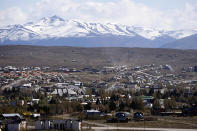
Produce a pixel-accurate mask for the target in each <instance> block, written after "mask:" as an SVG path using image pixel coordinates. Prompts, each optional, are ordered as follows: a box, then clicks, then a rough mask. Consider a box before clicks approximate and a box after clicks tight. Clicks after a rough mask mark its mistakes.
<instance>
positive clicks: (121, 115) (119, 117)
mask: <svg viewBox="0 0 197 131" xmlns="http://www.w3.org/2000/svg"><path fill="white" fill-rule="evenodd" d="M129 116H130V113H128V112H118V113H116V115H115V117H113V118H109V119H107V120H106V122H108V123H115V122H128V121H129V120H130V118H129Z"/></svg>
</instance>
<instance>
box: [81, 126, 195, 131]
mask: <svg viewBox="0 0 197 131" xmlns="http://www.w3.org/2000/svg"><path fill="white" fill-rule="evenodd" d="M85 128H86V127H84V129H85ZM91 129H93V130H95V131H105V130H135V131H136V130H139V131H196V130H197V129H176V128H137V127H113V126H108V127H91Z"/></svg>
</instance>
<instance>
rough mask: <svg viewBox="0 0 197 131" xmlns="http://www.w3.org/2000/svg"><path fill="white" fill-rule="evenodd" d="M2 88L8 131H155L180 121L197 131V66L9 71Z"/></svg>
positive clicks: (0, 104) (1, 126)
mask: <svg viewBox="0 0 197 131" xmlns="http://www.w3.org/2000/svg"><path fill="white" fill-rule="evenodd" d="M177 72H178V73H177ZM180 72H181V73H180ZM0 87H1V92H0V115H1V117H0V130H2V131H3V130H8V131H20V130H49V129H54V130H55V129H59V130H91V129H94V128H95V127H97V128H98V127H100V126H101V127H103V126H104V127H106V126H109V127H108V128H110V127H113V126H116V124H118V123H119V124H122V123H123V124H125V123H127V124H126V125H125V126H126V127H129V124H130V126H133V124H135V123H138V125H139V127H141V126H142V127H144V126H145V123H146V124H147V127H149V126H151V127H152V125H149V124H151V123H154V122H156V123H158V122H161V123H164V122H165V120H166V119H172V120H171V121H172V123H173V124H174V128H177V127H179V126H180V123H181V122H182V121H179V120H182V119H183V120H184V119H191V121H192V119H193V123H192V122H191V123H184V121H183V122H182V123H183V125H182V126H183V127H185V128H196V127H197V126H196V123H195V120H196V117H195V116H197V66H194V67H183V68H182V69H181V71H176V69H173V68H172V67H171V65H167V64H166V65H155V64H151V65H144V66H135V67H132V66H128V65H118V66H111V67H106V66H104V67H103V68H100V69H96V68H92V67H86V68H82V69H76V68H73V69H70V68H67V67H59V68H54V67H52V68H51V67H14V66H6V67H0ZM175 119H176V121H175V122H174V120H175ZM176 122H177V124H176ZM114 123H115V125H113V124H114ZM172 123H170V124H172ZM168 124H169V122H167V121H166V126H167V125H168ZM119 126H121V125H119ZM163 126H164V128H167V127H168V126H167V127H165V125H163ZM144 128H145V127H144Z"/></svg>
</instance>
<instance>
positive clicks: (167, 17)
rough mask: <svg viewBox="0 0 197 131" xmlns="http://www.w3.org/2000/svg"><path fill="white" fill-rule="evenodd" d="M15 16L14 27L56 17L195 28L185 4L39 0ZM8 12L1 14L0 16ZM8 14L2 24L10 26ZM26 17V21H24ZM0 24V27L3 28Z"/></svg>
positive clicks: (193, 13)
mask: <svg viewBox="0 0 197 131" xmlns="http://www.w3.org/2000/svg"><path fill="white" fill-rule="evenodd" d="M15 10H18V12H17V13H15V16H19V18H20V19H19V18H18V19H17V17H14V18H13V21H14V23H17V22H21V21H26V20H27V18H28V20H35V19H40V18H41V17H44V16H52V15H58V16H60V17H63V18H64V19H82V20H85V21H91V22H105V23H107V22H112V23H120V24H129V25H138V26H144V27H150V28H152V27H154V28H164V29H185V28H197V25H196V21H197V5H195V4H189V3H187V4H186V5H185V8H184V9H170V10H166V11H164V10H159V9H154V8H151V7H148V6H146V5H144V4H141V3H136V2H134V1H133V0H116V1H115V0H114V1H105V2H101V1H100V2H98V1H97V2H96V1H91V0H78V1H76V0H56V1H54V0H41V1H39V2H37V3H36V4H34V5H32V7H30V8H29V9H26V10H28V11H27V12H26V14H25V13H24V12H22V10H21V9H18V8H17V9H15ZM6 12H10V9H8V10H5V11H4V13H3V14H6ZM11 16H13V15H12V14H11V13H10V15H9V17H8V16H7V17H5V18H3V19H4V21H5V22H6V21H7V22H8V23H11ZM26 16H27V17H26ZM0 20H2V16H1V12H0ZM5 22H3V23H5ZM3 23H0V24H3Z"/></svg>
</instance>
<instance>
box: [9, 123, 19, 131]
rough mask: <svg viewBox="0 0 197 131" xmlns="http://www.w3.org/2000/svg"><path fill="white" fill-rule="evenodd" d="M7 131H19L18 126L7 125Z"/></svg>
mask: <svg viewBox="0 0 197 131" xmlns="http://www.w3.org/2000/svg"><path fill="white" fill-rule="evenodd" d="M8 131H20V124H8Z"/></svg>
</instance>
